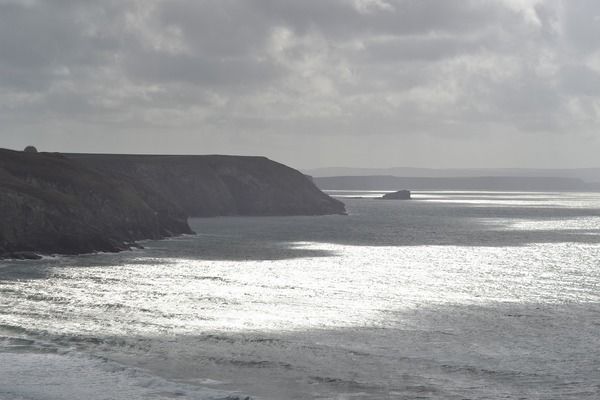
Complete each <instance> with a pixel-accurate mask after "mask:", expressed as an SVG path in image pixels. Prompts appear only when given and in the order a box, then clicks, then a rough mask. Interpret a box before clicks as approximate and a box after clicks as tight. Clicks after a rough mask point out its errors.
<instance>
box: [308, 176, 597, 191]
mask: <svg viewBox="0 0 600 400" xmlns="http://www.w3.org/2000/svg"><path fill="white" fill-rule="evenodd" d="M313 181H314V182H315V184H316V185H317V186H318V187H319V188H321V189H322V190H383V191H393V190H397V189H398V188H399V187H400V188H409V189H410V190H492V191H521V192H538V191H541V192H543V191H556V192H598V191H600V184H597V183H590V182H585V181H583V180H582V179H579V178H565V177H540V176H536V177H526V176H479V177H399V176H388V175H372V176H329V177H315V178H313Z"/></svg>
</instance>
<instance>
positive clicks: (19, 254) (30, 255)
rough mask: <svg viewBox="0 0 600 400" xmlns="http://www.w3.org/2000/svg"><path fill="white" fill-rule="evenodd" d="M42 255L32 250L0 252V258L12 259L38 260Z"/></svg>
mask: <svg viewBox="0 0 600 400" xmlns="http://www.w3.org/2000/svg"><path fill="white" fill-rule="evenodd" d="M41 258H42V256H40V255H39V254H36V253H34V252H32V251H14V252H11V253H4V254H0V259H12V260H39V259H41Z"/></svg>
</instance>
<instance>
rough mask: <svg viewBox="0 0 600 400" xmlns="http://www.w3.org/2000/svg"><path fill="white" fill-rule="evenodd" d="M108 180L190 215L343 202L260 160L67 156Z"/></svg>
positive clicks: (283, 211)
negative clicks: (144, 192) (129, 184)
mask: <svg viewBox="0 0 600 400" xmlns="http://www.w3.org/2000/svg"><path fill="white" fill-rule="evenodd" d="M68 157H70V158H72V159H74V160H77V161H79V162H81V163H83V164H85V165H86V166H88V167H90V168H93V169H95V170H98V171H102V172H104V173H106V174H109V175H110V176H112V177H114V178H117V179H121V180H126V181H129V182H134V183H137V184H139V185H142V186H143V187H145V188H147V189H148V191H149V192H152V193H154V194H155V195H156V196H157V197H159V198H160V199H161V200H162V201H167V202H169V203H172V204H176V205H178V206H180V207H181V208H182V209H183V210H184V211H185V212H186V213H187V214H188V215H189V216H192V217H205V216H218V215H324V214H343V213H345V208H344V204H343V203H341V202H340V201H338V200H335V199H332V198H331V197H329V196H327V195H326V194H324V193H323V192H321V191H320V190H319V189H318V188H317V187H316V186H315V185H314V184H313V182H312V181H311V180H310V179H309V178H307V177H306V176H305V175H303V174H301V173H300V172H298V171H296V170H294V169H292V168H290V167H287V166H285V165H283V164H279V163H277V162H274V161H271V160H269V159H267V158H265V157H241V156H216V155H215V156H150V155H140V156H137V155H105V154H70V155H68Z"/></svg>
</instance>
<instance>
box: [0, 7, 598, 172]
mask: <svg viewBox="0 0 600 400" xmlns="http://www.w3.org/2000/svg"><path fill="white" fill-rule="evenodd" d="M27 144H34V145H36V146H37V147H38V148H39V149H40V150H48V151H82V152H136V153H181V154H205V153H226V154H260V155H266V156H268V157H270V158H273V159H275V160H278V161H281V162H284V163H287V164H290V165H292V166H295V167H301V168H311V167H323V166H356V167H359V166H361V167H388V166H422V167H427V166H430V167H585V166H600V2H599V1H597V0H564V1H536V0H497V1H492V0H489V1H469V0H455V1H453V0H443V1H442V0H410V1H401V0H398V1H393V0H345V1H342V0H238V1H230V0H214V1H202V0H114V1H113V0H106V1H104V0H96V1H89V0H0V147H9V148H23V147H24V146H25V145H27Z"/></svg>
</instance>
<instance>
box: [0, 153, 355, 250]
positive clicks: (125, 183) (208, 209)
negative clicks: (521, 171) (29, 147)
mask: <svg viewBox="0 0 600 400" xmlns="http://www.w3.org/2000/svg"><path fill="white" fill-rule="evenodd" d="M344 212H345V209H344V205H343V203H341V202H339V201H337V200H335V199H332V198H330V197H329V196H327V195H326V194H324V193H322V192H321V191H320V190H319V189H317V187H316V186H315V185H314V184H313V183H312V181H311V180H310V179H308V178H307V177H305V176H304V175H302V174H301V173H300V172H298V171H296V170H294V169H292V168H289V167H286V166H285V165H282V164H279V163H276V162H273V161H271V160H268V159H266V158H263V157H237V156H134V155H87V154H70V155H60V154H50V153H25V152H16V151H10V150H3V149H0V258H2V257H7V256H14V255H15V254H16V253H19V252H27V251H35V252H39V253H62V254H80V253H87V252H92V251H117V250H120V249H123V248H126V247H127V245H128V243H130V242H133V241H136V240H141V239H159V238H163V237H166V236H171V235H175V234H181V233H191V231H190V228H189V226H188V224H187V217H188V216H198V217H200V216H217V215H322V214H341V213H344Z"/></svg>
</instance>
